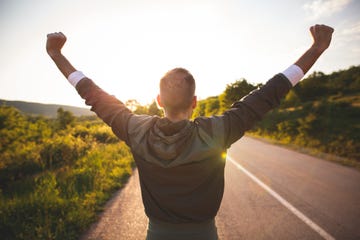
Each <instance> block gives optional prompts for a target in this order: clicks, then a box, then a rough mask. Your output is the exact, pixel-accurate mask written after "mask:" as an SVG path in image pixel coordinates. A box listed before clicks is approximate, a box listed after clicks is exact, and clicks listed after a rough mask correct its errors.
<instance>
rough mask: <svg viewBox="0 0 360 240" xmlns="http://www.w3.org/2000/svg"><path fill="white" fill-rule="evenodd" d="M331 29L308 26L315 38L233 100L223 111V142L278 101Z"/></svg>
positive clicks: (238, 134) (314, 56) (315, 56)
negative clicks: (276, 71)
mask: <svg viewBox="0 0 360 240" xmlns="http://www.w3.org/2000/svg"><path fill="white" fill-rule="evenodd" d="M333 31H334V29H332V28H331V27H328V26H325V25H315V26H312V27H311V28H310V32H311V35H312V37H313V40H314V42H313V43H312V45H311V47H310V48H309V49H308V50H307V51H306V52H305V53H304V54H303V55H302V56H301V57H300V58H299V59H298V60H297V61H296V62H295V63H294V64H293V65H291V66H290V67H289V68H287V69H286V70H285V71H283V72H282V73H279V74H277V75H275V76H274V77H273V78H271V79H270V80H269V81H268V82H267V83H266V84H265V85H264V86H262V87H261V88H259V89H257V90H255V91H253V92H251V93H250V94H249V95H247V96H246V97H244V98H243V99H241V100H240V101H237V102H235V103H234V104H233V105H232V106H231V109H230V110H228V111H226V112H225V113H224V115H223V119H224V121H225V145H226V146H230V145H231V144H232V143H233V142H235V141H237V140H238V139H239V138H240V137H241V136H242V135H243V134H244V132H245V131H247V130H250V129H251V128H252V127H253V126H254V124H255V123H256V122H258V121H260V120H261V119H262V118H263V116H264V115H265V114H266V113H267V112H269V111H270V110H271V109H274V108H275V107H277V106H278V105H279V104H280V101H281V99H282V98H283V97H284V96H285V95H286V94H287V93H288V92H289V90H290V89H291V87H292V86H294V85H295V84H297V83H298V82H299V81H300V80H301V78H302V77H303V76H304V74H305V73H307V72H308V71H309V69H310V68H311V67H312V66H313V65H314V63H315V62H316V60H317V59H318V58H319V57H320V55H321V54H322V53H323V52H324V51H325V50H326V49H327V48H328V47H329V45H330V42H331V36H332V33H333Z"/></svg>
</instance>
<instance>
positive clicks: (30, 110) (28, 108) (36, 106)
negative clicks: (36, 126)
mask: <svg viewBox="0 0 360 240" xmlns="http://www.w3.org/2000/svg"><path fill="white" fill-rule="evenodd" d="M2 105H6V106H12V107H15V108H17V109H19V110H20V111H22V112H24V113H26V114H32V115H43V116H46V117H50V118H55V117H56V114H57V110H58V109H59V108H60V107H61V108H62V109H64V110H65V111H69V112H72V113H73V114H74V115H75V116H91V115H94V113H93V112H91V111H90V110H89V109H86V108H80V107H73V106H67V105H58V104H43V103H34V102H24V101H7V100H3V99H0V106H2Z"/></svg>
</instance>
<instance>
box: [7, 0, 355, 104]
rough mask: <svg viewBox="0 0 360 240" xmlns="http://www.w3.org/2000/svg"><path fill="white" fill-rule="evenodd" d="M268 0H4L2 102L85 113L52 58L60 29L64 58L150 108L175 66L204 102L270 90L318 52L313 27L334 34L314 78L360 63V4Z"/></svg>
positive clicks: (108, 88)
mask: <svg viewBox="0 0 360 240" xmlns="http://www.w3.org/2000/svg"><path fill="white" fill-rule="evenodd" d="M261 3H262V4H255V3H253V2H251V1H242V2H236V1H232V0H226V1H217V0H211V1H205V0H199V1H196V2H193V1H190V0H185V1H177V0H176V1H172V2H171V3H169V2H167V1H164V0H156V1H153V2H151V3H148V2H147V1H145V0H134V1H115V0H110V1H109V2H107V3H106V4H104V3H103V2H102V1H100V0H93V1H85V0H79V1H70V0H63V1H60V0H54V1H51V2H43V1H41V0H34V1H31V2H28V1H25V0H19V1H11V0H3V1H1V2H0V13H1V14H0V27H1V28H2V29H3V33H4V34H3V35H2V37H1V38H0V43H1V44H0V51H1V52H2V54H1V56H0V66H1V67H0V68H1V70H0V98H2V99H8V100H12V101H28V102H37V103H44V104H62V105H67V106H76V107H86V105H85V103H84V101H83V100H82V99H81V98H80V97H79V96H78V94H77V93H76V91H75V90H74V89H73V88H72V86H71V85H70V84H69V83H67V81H66V79H65V78H64V77H63V76H62V75H61V73H60V72H59V71H58V69H57V68H56V66H55V64H54V63H53V62H52V60H51V59H50V58H49V57H48V56H47V53H46V51H45V43H46V34H47V33H50V32H56V31H62V32H63V33H64V34H65V35H66V36H67V39H68V40H67V43H66V44H65V46H64V49H63V53H64V55H65V56H66V57H67V58H68V59H69V60H70V62H71V63H73V65H74V66H75V68H77V69H78V70H80V71H83V72H84V74H85V75H86V76H88V77H89V78H91V79H93V80H94V81H95V83H96V84H98V85H99V86H100V87H101V88H103V89H104V90H105V91H107V92H109V93H110V94H113V95H115V96H117V97H118V98H119V100H121V101H123V102H125V101H127V100H129V99H136V100H137V101H139V102H140V103H141V104H142V105H146V104H150V103H151V102H152V101H153V100H154V99H155V97H156V95H157V93H158V82H159V79H160V78H161V76H162V75H163V74H164V73H165V72H167V71H168V70H170V69H172V68H174V67H184V68H186V69H188V70H189V71H190V72H191V73H192V74H193V76H194V78H195V80H196V82H197V90H196V94H197V96H198V98H199V99H206V98H207V97H209V96H214V95H218V94H220V93H221V92H222V91H224V90H225V87H226V85H227V84H231V83H233V82H235V81H236V80H238V79H241V78H245V79H246V80H247V81H248V82H250V83H252V84H258V83H265V82H266V81H267V80H268V79H269V78H271V77H272V76H273V75H274V74H276V73H278V72H281V71H283V70H284V69H286V68H287V67H288V66H289V65H290V64H292V63H294V62H295V61H296V60H297V59H298V58H299V57H300V55H301V54H302V53H303V52H304V51H305V50H306V49H307V48H308V47H309V46H310V44H311V37H310V33H309V30H308V29H309V27H310V26H311V25H314V24H316V23H320V24H327V25H329V26H331V27H333V28H335V32H334V35H333V40H332V44H331V45H330V48H329V49H328V50H327V51H326V52H325V53H324V54H323V56H322V57H321V58H320V59H319V60H318V62H317V63H316V64H315V65H314V66H313V67H312V68H311V69H310V71H309V74H310V73H312V72H314V71H321V72H324V73H325V74H330V73H331V72H335V71H340V70H345V69H348V68H349V67H351V66H358V65H360V61H359V60H360V44H359V40H360V16H359V14H358V12H359V10H360V2H359V1H355V0H297V1H292V2H289V1H285V0H276V1H272V2H271V3H269V2H267V1H261ZM274 13H275V14H274ZM276 13H281V14H276ZM184 16H185V17H184ZM259 16H261V18H260V17H259ZM307 75H308V74H307Z"/></svg>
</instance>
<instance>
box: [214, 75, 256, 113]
mask: <svg viewBox="0 0 360 240" xmlns="http://www.w3.org/2000/svg"><path fill="white" fill-rule="evenodd" d="M255 88H257V86H254V85H252V84H251V83H248V82H247V81H246V79H244V78H242V79H240V80H237V81H236V82H234V83H232V84H228V85H226V89H225V91H224V92H223V93H222V94H221V95H220V97H219V98H220V107H221V111H225V110H226V109H228V108H229V107H230V106H231V104H233V103H234V102H236V101H238V100H240V99H241V98H243V97H245V96H246V95H247V94H249V92H251V91H252V90H254V89H255Z"/></svg>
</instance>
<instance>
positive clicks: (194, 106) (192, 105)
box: [191, 96, 197, 109]
mask: <svg viewBox="0 0 360 240" xmlns="http://www.w3.org/2000/svg"><path fill="white" fill-rule="evenodd" d="M196 106H197V97H196V96H194V97H193V100H192V104H191V107H192V109H195V108H196Z"/></svg>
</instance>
